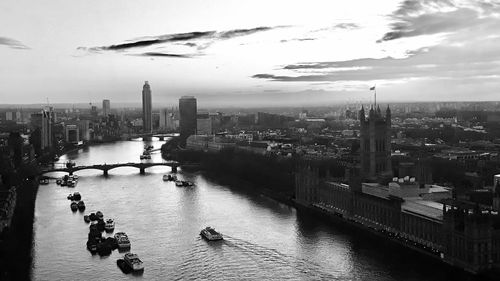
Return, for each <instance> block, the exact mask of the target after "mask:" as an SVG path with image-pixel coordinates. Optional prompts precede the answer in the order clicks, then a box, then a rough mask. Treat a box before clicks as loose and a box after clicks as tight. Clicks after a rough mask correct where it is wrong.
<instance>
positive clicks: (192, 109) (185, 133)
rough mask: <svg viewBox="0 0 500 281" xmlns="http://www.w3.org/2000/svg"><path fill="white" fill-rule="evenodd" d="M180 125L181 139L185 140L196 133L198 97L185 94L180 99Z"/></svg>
mask: <svg viewBox="0 0 500 281" xmlns="http://www.w3.org/2000/svg"><path fill="white" fill-rule="evenodd" d="M179 115H180V118H179V119H180V120H179V127H180V133H181V139H182V140H183V141H185V140H186V139H187V138H188V137H189V136H190V135H194V134H196V117H197V109H196V98H194V97H192V96H184V97H181V98H180V99H179Z"/></svg>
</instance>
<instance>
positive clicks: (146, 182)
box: [32, 140, 471, 280]
mask: <svg viewBox="0 0 500 281" xmlns="http://www.w3.org/2000/svg"><path fill="white" fill-rule="evenodd" d="M162 143H163V142H160V141H151V142H143V141H140V140H136V141H123V142H117V143H112V144H103V145H99V146H92V147H89V148H86V149H82V150H80V151H78V152H74V153H70V154H68V155H65V156H63V157H61V159H60V160H59V162H61V163H64V162H66V161H68V160H72V161H75V162H76V164H77V165H89V164H102V163H108V164H111V163H124V162H138V161H139V155H140V154H141V152H142V150H143V147H144V144H152V145H153V146H154V147H155V148H159V147H160V146H161V144H162ZM146 161H152V162H159V161H162V159H161V155H160V153H159V152H156V153H153V157H152V159H151V160H146ZM168 172H170V168H169V167H152V168H149V169H147V170H146V174H145V175H140V174H139V170H138V169H136V168H130V167H123V168H117V169H114V170H111V171H110V172H109V176H108V177H104V176H103V175H102V171H98V170H86V171H80V172H78V175H79V176H80V178H79V182H78V184H77V186H76V187H75V188H68V187H61V186H58V185H56V184H55V183H52V182H51V183H50V184H49V185H41V186H40V188H39V191H38V195H37V200H36V207H35V225H34V232H35V235H34V251H33V271H32V276H33V280H132V279H144V280H446V279H453V280H469V279H471V278H470V277H469V276H467V275H464V274H461V273H460V272H457V271H455V270H453V269H450V268H448V267H445V266H443V265H440V264H436V263H434V262H430V261H428V260H427V259H425V258H422V257H419V256H418V255H415V254H412V253H410V252H408V251H402V250H401V249H400V248H398V247H396V246H393V245H390V244H389V243H385V242H384V241H381V240H380V239H378V238H373V237H371V236H370V235H366V234H364V233H362V232H359V231H356V230H353V229H349V228H348V227H346V226H345V225H342V224H332V223H330V222H328V221H325V220H319V219H317V218H316V217H315V216H312V215H310V214H307V213H304V212H303V211H297V210H295V209H294V208H292V207H289V206H287V205H284V204H281V203H278V202H276V201H274V200H272V199H269V198H267V197H265V196H261V195H259V194H258V193H256V192H252V191H249V190H248V189H242V188H239V186H238V185H234V186H224V185H221V184H218V183H217V182H215V181H214V180H210V179H208V178H206V177H205V176H204V175H202V174H200V173H197V172H196V173H188V172H184V171H179V173H178V177H180V178H184V179H187V180H190V181H193V182H195V184H196V186H195V187H191V188H180V187H176V186H175V184H174V183H173V182H164V181H163V180H162V175H163V174H165V173H168ZM52 175H63V174H61V173H53V174H52ZM74 191H79V192H80V193H81V194H82V200H84V201H85V204H86V206H87V209H86V211H85V213H90V212H95V211H97V210H100V211H102V212H103V213H104V217H105V218H113V219H115V222H116V228H115V233H116V232H118V231H124V232H126V233H127V234H128V236H129V239H130V241H131V244H132V247H131V251H132V252H134V253H136V254H138V255H139V257H140V258H141V259H142V260H143V262H144V265H145V270H144V272H143V273H142V274H139V275H137V274H136V275H125V274H123V273H122V272H121V271H120V269H119V268H118V267H117V266H116V260H117V259H119V258H121V257H122V256H123V253H119V252H118V251H117V250H115V251H113V253H112V254H111V255H110V256H107V257H100V256H99V255H92V254H91V253H90V252H88V251H87V249H86V241H87V234H88V232H89V231H88V230H89V228H88V224H86V223H85V222H84V221H83V213H80V212H76V213H73V212H71V210H70V208H69V205H70V201H69V200H67V199H66V196H67V195H68V194H69V193H70V192H74ZM208 225H210V226H213V227H215V228H216V230H218V231H220V232H222V233H223V235H224V240H223V241H217V242H210V243H209V242H207V241H205V240H203V239H201V238H200V236H199V232H200V230H201V229H202V228H204V227H205V226H208ZM106 235H108V236H112V235H113V234H106Z"/></svg>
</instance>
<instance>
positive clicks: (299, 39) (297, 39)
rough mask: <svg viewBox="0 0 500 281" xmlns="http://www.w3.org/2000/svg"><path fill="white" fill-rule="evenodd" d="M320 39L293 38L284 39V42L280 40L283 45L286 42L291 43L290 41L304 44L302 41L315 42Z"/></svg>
mask: <svg viewBox="0 0 500 281" xmlns="http://www.w3.org/2000/svg"><path fill="white" fill-rule="evenodd" d="M317 39H318V38H293V39H283V40H280V42H281V43H286V42H290V41H299V42H302V41H314V40H317Z"/></svg>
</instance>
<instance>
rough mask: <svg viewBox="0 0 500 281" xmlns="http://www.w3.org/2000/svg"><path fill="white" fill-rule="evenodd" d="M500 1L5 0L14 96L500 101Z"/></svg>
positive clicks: (301, 102)
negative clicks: (145, 88) (145, 90)
mask: <svg viewBox="0 0 500 281" xmlns="http://www.w3.org/2000/svg"><path fill="white" fill-rule="evenodd" d="M499 31H500V1H483V0H470V1H468V0H463V1H458V0H457V1H453V0H418V1H412V0H404V1H392V0H384V1H370V0H336V1H333V0H326V1H319V0H301V1H299V0H252V1H243V0H241V1H235V0H210V1H209V0H183V1H169V0H163V1H154V0H142V1H137V0H107V1H102V0H72V1H68V0H36V1H33V0H2V1H0V100H1V101H2V103H3V104H23V103H30V104H32V103H47V102H48V103H51V104H55V103H93V104H97V105H100V104H101V103H102V99H110V100H111V104H112V105H113V103H137V104H140V102H141V91H142V85H143V84H144V81H149V84H150V85H151V89H152V98H153V106H154V107H163V106H164V107H171V106H173V105H175V104H176V103H177V100H178V99H179V97H181V96H183V95H193V96H195V97H196V98H197V99H198V104H199V105H204V106H207V107H211V106H212V107H213V106H215V107H217V106H218V107H222V106H238V107H251V106H310V105H329V104H356V103H358V104H359V103H369V102H370V101H371V100H372V99H373V94H374V91H370V90H369V88H370V87H373V86H375V89H376V91H377V98H378V100H379V101H380V102H420V101H489V100H495V101H497V100H499V97H500V95H499V90H500V33H499Z"/></svg>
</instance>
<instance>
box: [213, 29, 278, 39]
mask: <svg viewBox="0 0 500 281" xmlns="http://www.w3.org/2000/svg"><path fill="white" fill-rule="evenodd" d="M271 29H273V27H268V26H261V27H256V28H250V29H233V30H228V31H223V32H220V33H219V34H218V36H217V37H218V38H223V39H230V38H234V37H238V36H245V35H250V34H253V33H256V32H261V31H268V30H271Z"/></svg>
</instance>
